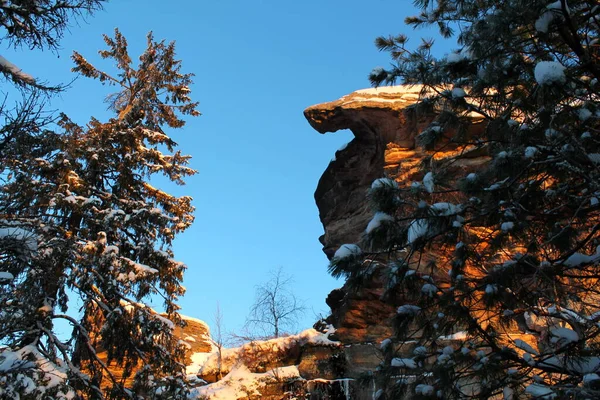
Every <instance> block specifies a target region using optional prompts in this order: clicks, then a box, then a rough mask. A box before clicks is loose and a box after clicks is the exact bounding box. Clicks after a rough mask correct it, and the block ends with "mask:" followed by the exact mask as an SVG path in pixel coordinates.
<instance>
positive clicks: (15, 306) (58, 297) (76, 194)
mask: <svg viewBox="0 0 600 400" xmlns="http://www.w3.org/2000/svg"><path fill="white" fill-rule="evenodd" d="M104 39H105V42H106V44H107V49H106V50H103V51H101V52H100V55H101V56H102V58H104V59H109V60H112V61H113V62H114V63H115V65H116V67H117V72H118V73H117V74H116V75H109V74H107V73H106V72H103V71H101V70H99V69H97V68H96V67H94V66H93V65H91V64H90V63H89V62H87V61H86V60H85V58H83V56H82V55H80V54H78V53H74V55H73V60H74V62H75V68H74V71H75V72H78V73H80V74H81V75H83V76H85V77H89V78H93V79H97V80H99V81H101V82H102V83H106V84H109V85H112V86H115V87H116V89H117V92H116V93H115V94H114V95H113V96H111V97H110V98H109V101H110V106H111V109H112V110H113V111H114V113H115V116H114V117H113V118H111V119H109V120H108V121H107V122H101V121H98V120H96V119H94V118H92V119H91V120H90V122H89V123H88V124H87V125H86V126H79V125H78V124H76V123H75V122H73V121H71V120H69V119H68V117H66V116H63V117H62V118H61V120H60V122H59V126H60V129H57V130H56V131H57V132H45V133H44V135H40V136H39V137H35V138H33V139H32V138H29V140H30V141H31V144H30V148H31V149H32V151H31V152H30V154H27V155H21V158H14V159H12V164H11V165H10V168H9V169H10V170H11V171H12V174H13V176H11V179H9V180H8V182H6V184H5V185H4V188H3V189H4V190H3V193H2V196H3V198H2V199H1V201H0V203H1V204H3V205H5V209H4V210H3V212H4V213H5V214H7V215H12V216H14V219H19V220H22V221H28V220H31V221H33V222H32V226H31V228H30V231H31V232H33V233H32V234H31V236H33V237H34V240H33V242H35V243H36V246H35V248H32V249H31V251H29V252H28V253H27V254H25V255H23V254H21V253H19V252H17V253H16V254H15V255H14V258H15V259H19V260H20V264H18V265H15V266H14V267H13V269H12V270H11V271H8V272H10V274H11V279H10V286H5V287H4V288H5V290H4V292H2V301H3V306H4V307H3V311H4V313H3V314H2V317H3V318H0V327H2V328H4V330H3V331H2V333H3V335H2V337H3V339H4V342H5V343H6V344H7V345H8V348H7V349H5V350H4V351H3V353H2V354H0V371H3V373H4V378H3V379H4V381H3V382H4V386H2V383H1V382H0V390H4V393H5V394H12V393H13V392H14V393H19V394H20V395H21V396H23V395H29V396H31V397H32V398H41V397H44V396H48V395H51V396H52V397H53V398H61V396H62V397H65V396H67V397H68V396H69V393H77V394H79V395H84V396H86V397H90V398H136V397H137V396H149V397H153V398H183V397H185V392H186V387H185V375H184V371H185V370H184V365H183V364H182V363H181V361H182V360H183V359H182V356H183V348H182V347H181V345H180V344H178V342H177V341H176V340H175V339H174V337H173V327H174V325H175V324H179V325H181V324H182V321H181V319H180V318H179V316H178V314H177V310H178V306H177V305H176V301H177V299H178V297H179V296H181V295H182V294H183V293H184V290H185V289H184V288H183V286H182V285H181V280H182V278H183V272H184V270H185V265H184V264H182V263H181V262H178V261H176V260H174V259H173V252H172V249H171V247H172V241H173V239H174V237H175V235H176V234H178V233H180V232H182V231H184V230H185V229H186V228H187V227H188V226H189V225H190V224H191V223H192V221H193V216H192V211H193V207H192V205H191V198H190V197H186V196H183V197H175V196H173V195H171V194H169V193H166V192H164V191H162V190H160V189H158V188H155V187H154V186H152V185H151V184H150V178H151V177H152V176H154V175H156V174H162V175H164V176H165V177H166V178H167V180H169V181H172V182H175V183H177V184H183V183H184V178H185V177H186V176H190V175H192V174H194V173H195V171H194V170H192V169H191V168H189V167H188V166H187V164H188V160H189V156H186V155H182V154H181V152H180V151H177V150H175V148H176V146H177V144H176V143H175V142H174V141H173V140H172V139H171V138H170V137H169V135H168V132H167V131H166V130H167V129H169V128H181V127H183V126H184V124H185V121H184V120H183V119H182V117H183V116H186V115H190V116H197V115H199V113H198V111H197V110H196V107H197V103H195V102H193V101H191V99H190V97H189V94H190V89H189V85H190V84H191V83H192V81H191V78H192V75H191V74H184V73H182V72H181V63H180V61H178V60H176V58H175V45H174V43H165V42H164V41H161V42H156V41H155V40H154V38H153V36H152V34H149V35H148V41H147V48H146V50H145V51H144V53H143V54H142V55H141V56H140V58H139V62H138V63H137V65H135V63H134V62H133V61H132V59H131V57H130V56H129V54H128V50H127V42H126V40H125V38H124V37H123V36H122V35H121V33H120V32H119V31H118V30H116V31H115V36H114V37H108V36H105V38H104ZM36 149H39V151H36ZM35 239H37V241H36V240H35ZM32 247H33V246H32ZM69 296H71V297H73V296H75V297H77V298H78V299H79V301H80V304H82V308H81V310H82V312H83V316H82V317H81V318H78V316H77V315H73V310H71V309H70V308H69V306H70V305H71V303H72V300H69ZM150 296H153V297H154V298H159V297H160V298H162V299H163V303H164V304H163V306H164V313H165V314H163V315H161V314H159V313H157V312H156V311H154V310H152V309H151V308H150V307H149V306H147V305H146V304H144V301H146V300H148V298H149V297H150ZM70 302H71V303H70ZM58 319H63V320H66V321H68V322H69V323H70V324H71V325H72V326H73V328H74V332H73V336H72V338H71V339H69V340H68V341H67V342H63V341H61V338H60V337H58V336H57V334H56V333H55V331H54V322H55V321H56V320H58ZM2 328H0V329H2ZM98 349H103V350H104V351H105V353H106V357H105V358H102V357H99V356H98V353H97V350H98ZM2 357H3V358H4V361H1V360H2ZM24 359H32V360H34V361H35V363H34V364H31V363H26V364H25V365H23V366H20V364H19V363H22V362H23V361H21V360H24ZM109 365H113V366H117V367H118V368H121V369H122V370H123V376H122V377H118V376H116V375H115V374H114V373H113V372H112V371H113V370H112V369H109V368H107V367H108V366H109ZM3 367H5V368H4V369H3ZM134 373H135V374H134ZM52 375H58V376H59V378H56V377H52ZM19 377H22V378H19ZM131 378H133V379H131ZM19 379H21V380H22V381H23V382H21V381H19ZM30 382H31V384H29V383H30ZM11 391H12V392H11Z"/></svg>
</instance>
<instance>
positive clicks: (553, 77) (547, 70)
mask: <svg viewBox="0 0 600 400" xmlns="http://www.w3.org/2000/svg"><path fill="white" fill-rule="evenodd" d="M533 74H534V76H535V80H536V82H537V83H539V84H540V85H551V84H553V83H565V82H567V77H566V75H565V67H564V66H563V65H562V64H561V63H559V62H557V61H540V62H538V63H537V64H536V66H535V70H534V71H533Z"/></svg>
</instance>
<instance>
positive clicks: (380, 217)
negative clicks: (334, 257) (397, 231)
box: [336, 211, 394, 253]
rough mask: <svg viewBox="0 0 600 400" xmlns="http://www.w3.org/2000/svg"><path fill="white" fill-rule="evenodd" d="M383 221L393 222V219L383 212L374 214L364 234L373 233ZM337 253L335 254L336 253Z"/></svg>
mask: <svg viewBox="0 0 600 400" xmlns="http://www.w3.org/2000/svg"><path fill="white" fill-rule="evenodd" d="M384 221H391V222H393V221H394V217H392V216H391V215H389V214H386V213H384V212H381V211H379V212H376V213H375V215H374V216H373V219H371V221H369V224H368V225H367V229H366V230H365V232H366V233H367V234H369V233H371V232H373V231H374V230H375V229H377V228H379V227H380V226H381V223H382V222H384ZM336 253H337V252H336Z"/></svg>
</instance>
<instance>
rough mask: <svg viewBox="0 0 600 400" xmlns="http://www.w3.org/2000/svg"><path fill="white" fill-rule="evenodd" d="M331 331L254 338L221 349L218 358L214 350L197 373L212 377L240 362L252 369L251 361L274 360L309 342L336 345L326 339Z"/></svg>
mask: <svg viewBox="0 0 600 400" xmlns="http://www.w3.org/2000/svg"><path fill="white" fill-rule="evenodd" d="M333 331H334V328H333V327H331V326H330V327H329V329H328V330H327V331H326V332H325V333H322V332H319V331H317V330H315V329H312V328H311V329H307V330H305V331H302V332H300V333H298V334H296V335H290V336H285V337H279V338H274V339H269V340H256V341H252V342H249V343H245V344H243V345H242V346H240V347H236V348H227V349H222V351H221V357H220V359H219V354H218V353H216V352H214V353H212V354H211V355H210V357H208V358H207V359H206V360H203V361H204V363H203V365H202V367H201V368H200V371H199V375H200V376H201V377H203V378H204V379H208V378H209V377H214V376H215V374H216V373H217V372H218V371H219V370H220V371H223V372H224V373H228V372H229V371H231V370H233V369H234V368H236V366H238V365H240V364H244V365H246V367H249V368H250V369H253V368H254V367H253V364H252V363H253V362H254V363H255V362H258V360H262V361H265V360H266V361H268V360H273V361H275V360H277V359H278V358H281V357H284V354H285V353H286V352H287V351H289V350H290V349H292V348H294V347H297V346H304V345H307V344H310V345H316V346H332V347H337V346H339V345H340V343H339V342H335V341H332V340H329V339H328V335H329V334H330V333H332V332H333ZM262 361H261V362H262Z"/></svg>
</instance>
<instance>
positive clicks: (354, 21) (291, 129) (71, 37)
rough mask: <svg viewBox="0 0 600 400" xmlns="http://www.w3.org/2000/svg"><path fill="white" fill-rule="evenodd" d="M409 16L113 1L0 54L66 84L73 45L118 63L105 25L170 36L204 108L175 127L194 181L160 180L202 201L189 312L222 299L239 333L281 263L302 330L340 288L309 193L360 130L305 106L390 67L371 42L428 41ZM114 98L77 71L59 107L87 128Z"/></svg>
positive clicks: (384, 11) (335, 3)
mask: <svg viewBox="0 0 600 400" xmlns="http://www.w3.org/2000/svg"><path fill="white" fill-rule="evenodd" d="M414 13H415V11H414V8H413V7H412V3H411V2H410V1H408V0H395V1H393V0H375V1H370V2H367V1H355V0H344V1H340V0H326V1H323V0H321V1H316V0H305V1H303V2H290V1H276V0H255V1H242V0H221V1H188V0H186V1H177V2H172V3H169V2H165V1H158V0H146V1H141V0H118V1H112V2H110V3H108V4H107V5H106V7H105V9H104V10H103V11H101V12H99V13H97V14H96V15H94V16H92V17H89V18H87V19H86V21H85V22H81V23H79V24H78V25H74V26H73V27H72V28H71V30H70V32H67V33H66V35H65V38H64V40H63V41H62V49H61V50H60V51H59V52H58V54H55V53H52V52H49V51H45V52H43V53H40V52H37V51H35V52H34V51H30V50H27V49H22V50H13V49H3V51H2V53H1V54H2V55H4V56H5V57H7V58H8V59H9V60H11V61H13V62H14V63H15V64H17V65H19V66H20V67H21V68H23V69H24V70H25V71H26V72H28V73H30V74H32V75H34V76H36V77H38V78H41V79H43V80H45V81H48V82H50V83H60V82H62V83H65V82H70V81H71V80H72V79H73V77H74V76H73V75H72V74H71V73H70V72H69V70H70V68H71V66H72V65H71V62H70V59H69V56H70V54H71V52H72V51H73V50H77V51H78V52H80V53H81V54H83V55H84V56H85V57H86V58H87V59H88V60H89V61H91V62H92V63H94V64H95V65H96V66H98V67H106V69H108V70H110V65H108V64H106V63H104V62H102V61H99V60H98V57H97V50H99V49H100V48H103V42H102V38H101V35H102V33H107V34H111V33H112V31H113V29H114V28H115V27H118V28H119V29H120V30H121V32H122V33H123V34H124V35H125V36H126V37H127V39H128V42H129V44H130V54H131V55H132V56H137V55H138V54H139V53H140V52H141V51H142V49H143V48H144V45H145V35H146V33H147V32H148V31H150V30H152V31H153V32H154V35H155V38H156V39H163V38H164V39H166V40H168V41H171V40H175V41H176V42H177V54H178V57H179V58H180V59H182V60H183V70H184V72H193V73H194V74H195V75H196V77H195V84H194V86H192V97H193V98H194V99H195V100H197V101H200V107H199V109H200V111H201V112H202V114H203V115H202V116H201V117H199V118H196V119H193V120H189V122H188V124H187V125H186V127H185V129H183V130H180V131H175V132H172V136H173V138H174V139H175V140H176V141H177V142H178V143H179V144H180V146H181V148H182V149H183V151H184V152H185V153H188V154H190V155H192V156H193V159H192V167H193V168H195V169H197V170H198V172H199V173H198V175H196V176H194V177H192V178H191V179H189V183H188V185H187V186H184V187H171V186H169V187H166V188H165V187H163V188H164V189H167V190H168V191H171V192H172V193H176V194H178V195H191V196H192V197H193V198H194V205H195V206H196V222H195V224H194V225H193V227H192V228H190V229H189V230H188V231H187V232H186V233H184V234H183V235H182V236H180V237H179V238H178V239H177V240H176V244H175V253H176V258H178V259H180V260H182V261H184V262H185V263H186V264H187V265H188V267H189V269H188V271H187V274H186V277H185V282H184V285H185V286H186V287H187V290H188V292H187V294H186V296H185V297H184V298H183V299H182V301H181V305H182V307H183V310H182V312H183V313H184V314H187V315H190V316H193V317H196V318H200V319H203V320H205V321H207V322H208V323H209V324H211V323H212V320H213V314H214V311H215V308H216V304H217V302H219V303H220V307H221V310H222V313H223V319H224V324H225V327H226V329H227V330H239V328H240V327H241V325H242V324H243V322H244V319H245V317H246V314H247V312H248V309H249V307H250V305H251V303H252V300H253V296H254V290H255V286H256V285H257V284H260V283H262V282H264V281H266V280H267V279H268V271H269V270H273V269H275V268H277V267H279V266H281V267H283V270H284V272H286V273H287V274H290V275H293V277H294V286H293V289H294V291H295V293H296V294H297V296H298V297H299V298H302V299H304V300H305V301H306V305H307V306H308V312H307V313H306V315H305V316H304V317H303V318H302V320H301V321H300V324H299V327H300V328H307V327H310V326H312V324H313V323H314V322H315V321H316V320H317V317H316V314H319V313H321V314H323V315H326V314H327V313H328V307H327V306H326V304H325V297H326V295H327V294H328V293H329V291H331V290H332V289H334V288H336V287H339V286H341V285H342V284H343V282H342V281H336V280H334V279H333V278H331V277H330V276H329V275H328V274H327V259H326V257H325V256H324V255H323V253H322V252H321V244H320V243H319V241H318V237H319V236H320V235H321V234H322V233H323V229H322V226H321V224H320V221H319V216H318V210H317V208H316V206H315V204H314V199H313V193H314V190H315V188H316V185H317V182H318V179H319V177H320V176H321V174H322V172H323V171H324V170H325V168H326V167H327V164H328V163H329V161H330V159H331V158H332V157H333V155H334V153H335V151H336V150H337V149H338V148H339V147H341V146H342V145H343V144H345V143H346V142H348V141H350V140H351V139H352V134H351V133H350V132H338V133H336V134H329V135H320V134H318V133H317V132H316V131H314V130H312V128H311V127H310V126H309V124H308V123H307V122H306V120H305V119H304V116H303V114H302V111H303V110H304V109H305V108H306V107H308V106H310V105H313V104H316V103H321V102H325V101H330V100H335V99H337V98H339V97H340V96H342V95H344V94H347V93H350V92H352V91H354V90H357V89H361V88H365V87H368V86H369V82H368V79H367V76H368V73H369V71H370V70H371V69H372V68H373V67H375V66H379V65H381V66H386V65H388V64H389V58H388V56H387V54H385V53H380V52H378V51H377V49H376V48H375V47H374V45H373V41H374V39H375V37H376V36H379V35H388V34H397V33H401V32H403V33H407V34H410V35H411V36H413V37H414V38H413V39H411V40H412V42H413V43H414V44H417V43H418V42H419V38H420V36H426V37H432V36H434V33H432V32H431V31H429V32H428V31H417V32H412V30H411V29H410V28H408V27H405V26H404V24H403V20H404V17H405V16H407V15H412V14H414ZM439 51H441V52H447V49H443V48H441V49H440V50H439ZM109 92H110V88H106V87H102V86H99V84H98V83H97V82H93V81H88V80H85V79H83V78H81V79H77V80H76V81H75V82H73V84H72V86H71V88H70V89H69V90H68V91H67V92H66V93H64V94H63V95H61V97H60V98H58V99H54V100H53V101H52V105H51V106H52V108H54V109H59V110H61V111H64V112H66V113H67V114H68V115H70V116H71V118H73V119H75V120H76V121H78V122H80V123H85V122H86V121H87V120H88V118H89V117H90V116H92V115H93V116H96V117H97V118H100V119H102V118H106V117H107V116H108V115H109V114H108V113H107V111H106V105H105V104H104V103H103V98H104V96H105V95H106V94H107V93H109Z"/></svg>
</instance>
